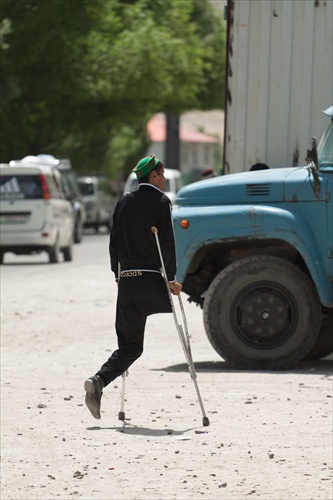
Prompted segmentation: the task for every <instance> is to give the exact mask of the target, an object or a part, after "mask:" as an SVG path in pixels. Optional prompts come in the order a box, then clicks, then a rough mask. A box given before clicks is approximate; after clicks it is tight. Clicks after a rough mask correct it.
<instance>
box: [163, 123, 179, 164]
mask: <svg viewBox="0 0 333 500" xmlns="http://www.w3.org/2000/svg"><path fill="white" fill-rule="evenodd" d="M179 157H180V139H179V115H166V141H165V166H166V167H167V168H174V169H176V170H179V169H180V158H179Z"/></svg>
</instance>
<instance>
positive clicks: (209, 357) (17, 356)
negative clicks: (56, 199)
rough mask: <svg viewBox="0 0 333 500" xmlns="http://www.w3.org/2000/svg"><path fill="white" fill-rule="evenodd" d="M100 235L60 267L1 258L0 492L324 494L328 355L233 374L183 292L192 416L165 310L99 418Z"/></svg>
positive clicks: (229, 499) (214, 497)
mask: <svg viewBox="0 0 333 500" xmlns="http://www.w3.org/2000/svg"><path fill="white" fill-rule="evenodd" d="M116 293H117V289H116V286H115V283H114V280H113V275H112V274H111V272H110V266H109V258H108V235H107V234H99V235H94V234H86V235H85V238H84V240H83V242H82V244H80V245H76V246H75V256H74V261H73V262H72V263H64V262H61V263H59V264H55V265H50V264H48V262H47V257H46V255H45V256H44V255H40V256H36V257H23V256H22V257H15V256H13V255H10V254H6V256H5V263H4V265H3V266H1V356H2V359H1V406H2V411H1V431H2V436H1V446H2V466H1V474H2V480H1V499H2V500H10V499H11V500H28V499H42V500H49V499H54V498H58V499H61V500H69V499H72V498H81V499H84V500H93V499H96V500H111V499H112V500H118V499H119V500H122V499H124V500H160V499H165V500H169V499H170V500H171V499H177V500H186V499H192V500H196V499H202V498H207V499H210V500H219V499H225V500H233V499H237V500H242V499H246V498H248V497H249V498H253V499H261V500H293V499H300V500H310V499H313V500H318V499H325V500H332V498H333V491H332V359H330V360H329V359H325V360H320V361H317V362H302V363H300V364H299V365H297V366H296V367H295V369H294V370H292V371H287V372H259V371H241V370H237V369H234V368H233V367H232V366H231V365H230V364H228V363H227V362H224V361H223V360H222V359H221V358H220V357H219V356H218V355H217V354H216V353H215V351H214V350H213V348H212V347H211V346H210V344H209V342H208V340H207V338H206V335H205V333H204V328H203V323H202V314H201V310H200V309H199V308H197V307H196V306H195V305H193V304H189V303H188V302H187V301H186V296H184V297H183V301H184V305H185V310H186V315H187V319H188V324H189V330H190V334H191V344H192V351H193V358H194V360H195V366H196V370H197V374H198V384H199V388H200V392H201V395H202V398H203V402H204V406H205V409H206V412H207V415H208V417H209V419H210V426H209V427H203V426H202V416H201V412H200V407H199V405H198V401H197V398H196V394H195V390H194V385H193V383H192V381H191V378H190V376H189V374H188V371H187V366H186V363H185V360H184V355H183V352H182V349H181V346H180V343H179V339H178V336H177V333H176V329H175V326H174V323H173V317H172V315H171V314H163V315H162V314H161V315H156V316H152V317H150V318H149V320H148V324H147V330H146V341H145V352H144V354H143V355H142V357H141V358H140V359H139V360H138V361H137V362H136V363H135V364H134V365H133V366H132V367H131V368H130V371H129V376H128V378H127V383H126V403H125V413H126V420H125V422H124V423H123V422H121V421H119V420H118V412H119V409H120V401H121V380H119V381H115V382H114V383H112V384H111V385H110V386H108V387H107V388H106V389H105V391H104V395H103V399H102V419H101V420H95V419H93V417H92V416H91V415H90V413H89V412H88V410H87V409H86V407H85V406H84V390H83V382H84V379H85V378H86V377H87V376H89V375H92V374H94V373H95V371H97V369H98V368H99V367H100V365H101V364H102V363H103V362H104V361H105V359H106V358H107V357H108V356H109V355H110V353H111V352H112V351H113V350H114V348H115V347H116V343H115V335H114V328H113V323H114V314H115V302H116Z"/></svg>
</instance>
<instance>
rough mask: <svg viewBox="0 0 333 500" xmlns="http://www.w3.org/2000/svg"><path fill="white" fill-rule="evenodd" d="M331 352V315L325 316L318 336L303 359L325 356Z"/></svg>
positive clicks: (332, 335) (332, 339) (332, 321)
mask: <svg viewBox="0 0 333 500" xmlns="http://www.w3.org/2000/svg"><path fill="white" fill-rule="evenodd" d="M331 352H333V316H332V315H331V316H326V317H324V318H323V321H322V323H321V327H320V331H319V335H318V338H317V340H316V342H315V344H314V346H313V347H312V349H311V350H310V352H309V353H308V354H307V355H306V356H305V358H304V359H308V360H311V361H313V360H316V359H320V358H325V356H328V355H329V354H331Z"/></svg>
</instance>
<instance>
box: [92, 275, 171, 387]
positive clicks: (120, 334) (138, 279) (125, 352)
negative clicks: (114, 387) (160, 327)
mask: <svg viewBox="0 0 333 500" xmlns="http://www.w3.org/2000/svg"><path fill="white" fill-rule="evenodd" d="M122 274H125V277H121V278H120V280H119V284H118V298H117V309H116V333H117V338H118V349H117V350H116V351H114V352H113V353H112V354H111V356H110V357H109V359H108V360H107V361H106V362H105V363H104V365H103V366H102V367H101V369H100V370H99V371H98V372H97V374H96V375H100V376H101V377H102V378H103V379H104V381H105V385H108V384H109V383H110V382H112V380H114V379H115V378H117V377H119V376H120V375H121V374H122V373H124V372H125V371H126V370H127V369H128V368H129V367H130V366H131V364H133V363H134V361H135V360H136V359H138V358H139V357H140V356H141V354H142V352H143V342H144V332H145V326H146V321H147V317H148V316H150V315H151V314H156V313H170V312H172V308H171V304H170V299H169V295H168V292H167V288H166V285H165V282H164V280H163V278H162V276H161V274H160V273H154V272H144V271H133V272H127V273H126V272H124V273H122Z"/></svg>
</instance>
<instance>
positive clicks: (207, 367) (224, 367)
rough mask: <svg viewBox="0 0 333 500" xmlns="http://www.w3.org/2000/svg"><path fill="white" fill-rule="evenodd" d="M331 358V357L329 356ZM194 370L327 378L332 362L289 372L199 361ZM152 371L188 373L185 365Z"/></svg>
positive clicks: (303, 365) (307, 363)
mask: <svg viewBox="0 0 333 500" xmlns="http://www.w3.org/2000/svg"><path fill="white" fill-rule="evenodd" d="M330 357H331V356H330ZM194 366H195V370H196V371H197V372H232V373H245V372H249V373H254V372H256V373H273V374H274V373H275V374H279V373H287V372H288V373H296V374H297V373H302V374H304V375H306V374H311V375H325V376H327V377H329V376H330V375H332V374H333V360H332V359H327V358H325V359H319V360H316V361H301V362H300V363H297V364H296V365H295V366H294V367H293V368H292V369H290V370H246V369H242V368H239V367H238V366H236V365H234V364H233V363H231V362H229V361H223V360H221V361H199V362H194ZM152 371H166V372H183V371H188V367H187V364H186V363H180V364H177V365H170V366H167V367H165V368H160V369H154V370H152Z"/></svg>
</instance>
